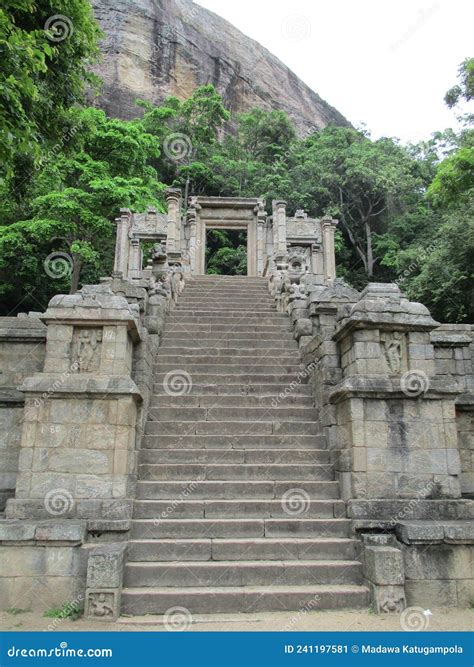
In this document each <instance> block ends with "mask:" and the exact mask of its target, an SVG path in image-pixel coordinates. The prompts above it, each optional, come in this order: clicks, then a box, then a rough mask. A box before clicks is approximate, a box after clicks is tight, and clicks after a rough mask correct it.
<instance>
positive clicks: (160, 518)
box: [0, 189, 474, 621]
mask: <svg viewBox="0 0 474 667" xmlns="http://www.w3.org/2000/svg"><path fill="white" fill-rule="evenodd" d="M186 204H187V208H186V209H185V210H183V202H182V197H181V192H180V191H179V190H176V189H170V190H168V191H167V213H166V214H160V213H158V212H157V211H155V210H151V209H150V210H148V211H147V212H146V213H141V214H139V213H134V212H132V211H130V210H126V209H124V210H122V211H121V214H120V217H119V218H118V219H117V221H116V227H117V235H116V250H115V263H114V271H113V274H112V276H111V277H107V278H104V279H102V281H101V282H100V284H98V285H87V286H84V287H83V288H82V289H81V290H80V291H79V292H77V293H76V294H73V295H56V296H55V297H54V298H53V299H52V300H51V301H50V303H49V306H48V308H47V310H46V312H44V313H30V314H29V315H22V316H18V317H17V318H1V319H0V340H1V342H0V346H1V347H0V350H1V353H0V354H1V356H0V361H1V375H0V378H1V382H2V387H1V393H0V408H1V409H0V416H1V419H2V423H3V424H4V428H3V429H2V434H1V441H0V464H1V472H0V503H1V504H0V509H1V510H2V511H3V510H4V513H3V515H1V516H2V518H0V600H1V605H2V608H5V609H7V608H9V607H13V606H15V607H17V608H23V609H29V608H31V609H40V610H44V609H46V608H50V607H59V606H62V605H63V604H69V605H77V604H79V602H78V601H84V602H85V614H86V616H88V617H89V618H92V619H96V620H99V621H100V620H113V619H115V618H117V616H119V615H120V614H127V615H134V614H159V615H162V614H164V615H166V614H167V613H168V612H169V611H170V610H172V609H173V608H175V607H181V608H184V610H185V611H186V613H188V614H189V619H191V618H192V614H195V613H206V612H212V613H215V612H231V611H237V612H259V611H272V610H274V611H276V610H295V611H296V610H298V609H308V608H317V609H326V608H331V609H334V608H344V607H345V608H347V607H349V608H356V607H367V606H368V605H369V604H372V605H373V608H374V609H375V610H376V611H378V612H380V613H401V612H403V610H404V609H405V607H406V606H407V605H408V606H412V605H415V606H423V607H429V606H432V605H437V606H440V605H446V606H468V605H469V603H470V602H471V601H472V599H473V598H474V588H473V571H472V559H473V544H474V521H473V518H474V502H473V494H474V473H473V458H474V457H473V449H472V448H473V442H474V440H473V421H472V412H473V407H474V399H473V369H472V353H473V347H474V346H473V337H472V328H471V326H469V325H449V324H443V325H440V324H439V323H438V322H435V321H434V320H433V318H432V317H431V315H430V313H429V312H428V310H427V309H426V308H425V307H424V306H423V305H421V304H419V303H413V302H410V301H409V300H408V299H407V298H406V297H405V296H404V294H403V293H402V292H401V291H400V289H399V287H398V285H396V284H378V283H369V285H368V286H367V287H366V288H365V289H364V290H363V291H362V292H358V291H356V290H355V289H353V288H352V287H350V286H348V285H347V284H345V283H344V282H343V281H342V280H340V279H338V278H336V264H335V253H334V234H335V229H336V227H337V221H336V220H333V219H331V218H322V219H312V218H309V217H308V216H307V215H306V213H305V212H304V211H302V210H297V211H295V212H294V214H293V215H289V214H288V212H287V207H286V204H285V202H284V201H279V200H276V201H273V202H272V205H271V210H270V211H269V212H267V211H266V203H265V202H264V201H263V200H261V199H259V198H249V199H243V198H227V197H225V198H221V197H201V196H199V197H191V198H190V199H189V201H188V202H186ZM208 229H238V230H245V231H246V232H247V244H248V245H247V276H210V275H206V266H205V250H206V231H207V230H208ZM144 242H147V243H151V244H153V249H152V252H151V254H150V259H149V260H148V262H145V261H144V252H143V247H142V244H143V243H144ZM314 601H317V602H316V603H315V602H314ZM315 605H316V606H315Z"/></svg>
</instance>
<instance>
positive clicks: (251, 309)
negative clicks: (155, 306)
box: [171, 299, 281, 317]
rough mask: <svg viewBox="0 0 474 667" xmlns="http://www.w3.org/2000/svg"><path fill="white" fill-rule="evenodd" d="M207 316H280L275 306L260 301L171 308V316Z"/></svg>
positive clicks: (181, 304)
mask: <svg viewBox="0 0 474 667" xmlns="http://www.w3.org/2000/svg"><path fill="white" fill-rule="evenodd" d="M185 314H186V315H203V314H205V315H208V314H209V316H210V317H212V316H213V315H216V316H217V317H222V316H225V317H242V316H245V315H253V316H255V317H256V316H259V315H263V316H264V317H270V316H272V315H273V314H275V315H279V316H281V313H278V311H277V310H276V306H275V304H270V303H261V302H260V301H253V300H251V301H248V302H247V303H243V304H236V303H235V302H229V301H223V302H222V303H216V302H215V301H214V300H212V299H209V300H208V301H200V302H194V303H187V304H186V303H182V302H181V301H180V302H179V304H178V305H177V306H176V307H175V308H173V310H172V312H171V315H176V316H178V315H179V317H181V316H182V315H185Z"/></svg>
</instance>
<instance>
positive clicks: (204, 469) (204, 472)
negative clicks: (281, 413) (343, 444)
mask: <svg viewBox="0 0 474 667" xmlns="http://www.w3.org/2000/svg"><path fill="white" fill-rule="evenodd" d="M138 473H139V477H140V479H141V480H150V481H155V480H156V481H157V480H161V479H163V480H167V481H173V480H180V479H185V480H188V479H196V480H203V481H204V480H208V481H214V480H222V481H226V480H234V479H235V480H241V481H245V480H262V481H265V480H271V481H273V480H277V479H278V480H287V479H295V480H310V481H312V480H314V481H319V480H328V481H332V480H333V479H334V468H333V466H332V465H328V464H324V463H323V464H315V465H314V464H308V463H295V464H287V463H276V464H269V463H267V464H262V465H260V464H258V463H253V464H245V463H239V464H233V463H222V464H212V463H209V464H200V463H165V464H159V463H157V464H155V463H142V464H140V465H139V466H138Z"/></svg>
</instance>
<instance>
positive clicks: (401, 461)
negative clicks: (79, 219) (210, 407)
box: [330, 283, 460, 505]
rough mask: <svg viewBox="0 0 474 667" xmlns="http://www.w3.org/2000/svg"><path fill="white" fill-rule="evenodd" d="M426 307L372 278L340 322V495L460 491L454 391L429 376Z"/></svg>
mask: <svg viewBox="0 0 474 667" xmlns="http://www.w3.org/2000/svg"><path fill="white" fill-rule="evenodd" d="M436 326H437V323H436V322H435V321H434V320H433V319H432V318H431V316H430V314H429V312H428V310H427V309H426V308H425V307H424V306H422V305H421V304H418V303H411V302H409V301H408V300H407V299H406V298H404V296H403V295H402V293H401V292H400V290H399V289H398V287H397V286H396V285H384V284H374V283H371V284H369V285H368V287H367V288H366V289H365V290H364V291H363V292H362V294H361V298H360V300H359V301H358V302H357V303H356V304H355V305H354V306H353V307H352V308H351V309H350V311H349V312H348V313H347V314H346V316H344V317H342V318H341V319H340V320H339V323H338V326H337V328H336V332H335V334H334V336H333V339H334V340H335V341H336V342H337V343H338V345H339V349H340V355H341V357H340V359H341V370H342V380H341V382H340V383H339V384H338V385H337V386H336V387H334V389H333V391H332V393H331V396H330V400H331V402H332V404H333V405H334V406H335V408H336V422H337V442H338V446H339V448H340V449H339V451H338V452H337V454H338V455H337V456H336V457H335V461H334V462H335V466H336V471H337V473H338V475H339V479H340V481H341V488H342V493H343V496H344V498H346V499H365V500H366V501H367V502H368V504H369V505H370V503H369V499H375V498H379V499H380V498H392V499H396V498H418V499H425V498H426V499H439V498H459V497H460V484H459V474H460V463H459V451H458V443H457V433H456V423H455V410H454V399H455V396H456V392H455V390H453V388H452V387H450V385H449V384H446V383H443V382H442V381H440V379H439V378H435V363H434V350H433V345H432V343H431V340H430V331H431V330H433V329H434V328H435V327H436Z"/></svg>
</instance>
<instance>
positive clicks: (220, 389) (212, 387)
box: [153, 375, 311, 400]
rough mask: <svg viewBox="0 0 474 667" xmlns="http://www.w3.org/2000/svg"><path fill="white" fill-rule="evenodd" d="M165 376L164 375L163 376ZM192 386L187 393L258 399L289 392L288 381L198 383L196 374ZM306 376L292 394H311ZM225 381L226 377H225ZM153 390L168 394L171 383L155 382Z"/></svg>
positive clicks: (294, 387) (294, 386)
mask: <svg viewBox="0 0 474 667" xmlns="http://www.w3.org/2000/svg"><path fill="white" fill-rule="evenodd" d="M163 377H164V376H163ZM192 380H193V381H192V386H187V387H186V390H187V391H188V390H189V393H187V394H186V395H188V396H192V395H194V394H196V395H202V394H206V395H213V396H229V395H232V396H234V395H236V394H238V395H240V396H247V397H252V398H255V399H257V398H258V397H267V396H272V397H278V396H279V395H280V394H285V391H286V392H288V383H287V382H286V383H285V384H283V383H280V384H279V383H277V382H275V383H273V384H270V383H268V384H252V385H249V384H231V383H229V384H215V383H209V384H198V383H197V382H196V381H195V380H196V375H194V376H193V378H192ZM303 380H304V378H301V381H302V382H301V384H300V383H298V384H293V385H292V386H291V389H290V391H291V394H290V395H292V396H293V395H294V396H299V395H303V396H311V387H310V386H309V385H308V384H303ZM223 382H224V379H223ZM153 392H154V393H155V394H157V395H158V394H160V395H162V394H166V395H167V396H168V395H169V383H167V384H166V386H164V383H163V382H162V383H161V384H159V383H155V384H154V385H153ZM179 395H180V396H184V395H185V394H179ZM282 400H283V399H282Z"/></svg>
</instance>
